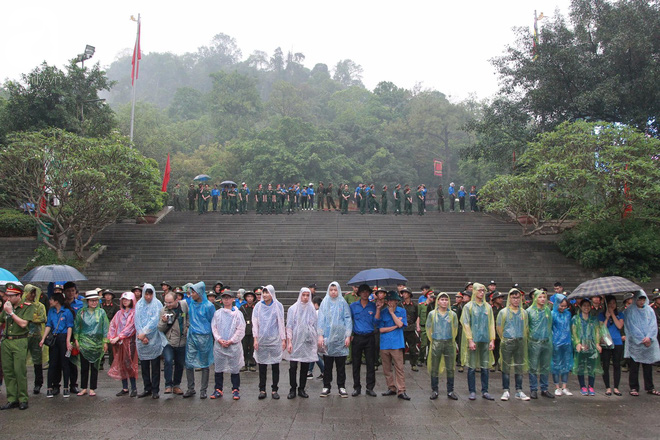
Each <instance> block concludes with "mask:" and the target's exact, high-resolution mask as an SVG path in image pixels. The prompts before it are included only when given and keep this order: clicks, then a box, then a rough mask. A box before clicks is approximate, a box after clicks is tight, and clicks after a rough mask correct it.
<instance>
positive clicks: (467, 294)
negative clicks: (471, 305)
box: [463, 289, 472, 297]
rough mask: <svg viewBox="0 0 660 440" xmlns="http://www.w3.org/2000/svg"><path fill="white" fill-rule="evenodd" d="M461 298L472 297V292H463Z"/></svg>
mask: <svg viewBox="0 0 660 440" xmlns="http://www.w3.org/2000/svg"><path fill="white" fill-rule="evenodd" d="M463 296H469V297H472V291H471V290H470V289H467V290H466V291H465V292H463Z"/></svg>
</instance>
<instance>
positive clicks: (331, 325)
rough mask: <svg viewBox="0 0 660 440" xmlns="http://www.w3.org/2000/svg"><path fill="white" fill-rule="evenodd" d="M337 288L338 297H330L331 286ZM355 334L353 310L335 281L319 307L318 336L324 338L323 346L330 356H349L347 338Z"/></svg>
mask: <svg viewBox="0 0 660 440" xmlns="http://www.w3.org/2000/svg"><path fill="white" fill-rule="evenodd" d="M333 285H334V286H336V287H337V292H338V295H337V297H336V298H332V297H331V296H330V286H333ZM351 333H353V319H352V318H351V309H350V307H349V306H348V303H347V302H346V300H345V299H344V297H343V296H342V294H341V288H340V287H339V283H338V282H336V281H333V282H332V283H330V284H329V285H328V290H327V291H326V294H325V298H323V302H321V307H319V317H318V334H319V336H323V345H324V346H325V348H326V354H327V355H328V356H336V357H339V356H348V347H346V344H345V341H346V338H348V337H349V336H351Z"/></svg>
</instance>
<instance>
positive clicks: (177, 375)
mask: <svg viewBox="0 0 660 440" xmlns="http://www.w3.org/2000/svg"><path fill="white" fill-rule="evenodd" d="M163 364H164V372H163V374H164V376H165V388H171V387H178V386H179V385H181V378H182V377H183V369H184V368H185V365H186V347H185V346H183V347H172V346H171V345H169V344H167V345H166V346H165V348H163ZM172 367H174V369H172ZM173 370H174V377H172V371H173Z"/></svg>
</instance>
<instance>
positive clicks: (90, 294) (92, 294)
mask: <svg viewBox="0 0 660 440" xmlns="http://www.w3.org/2000/svg"><path fill="white" fill-rule="evenodd" d="M99 298H100V296H99V292H98V291H97V290H88V291H87V292H85V300H86V301H88V300H90V299H99Z"/></svg>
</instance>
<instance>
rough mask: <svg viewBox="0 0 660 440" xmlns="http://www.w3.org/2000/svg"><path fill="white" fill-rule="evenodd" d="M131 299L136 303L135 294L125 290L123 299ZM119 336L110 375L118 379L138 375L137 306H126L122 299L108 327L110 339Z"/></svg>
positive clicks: (114, 347) (114, 346)
mask: <svg viewBox="0 0 660 440" xmlns="http://www.w3.org/2000/svg"><path fill="white" fill-rule="evenodd" d="M124 298H125V299H129V300H131V301H133V305H135V294H134V293H133V292H124V293H123V294H122V295H121V299H124ZM114 338H119V341H117V343H116V344H113V346H112V352H113V353H114V360H113V361H112V366H111V367H110V370H108V376H110V377H112V378H113V379H116V380H121V379H128V378H129V377H137V376H138V357H137V350H136V349H135V307H127V308H124V305H123V301H121V300H120V309H119V311H118V312H117V313H115V316H114V318H112V321H111V322H110V327H109V328H108V339H114Z"/></svg>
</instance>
